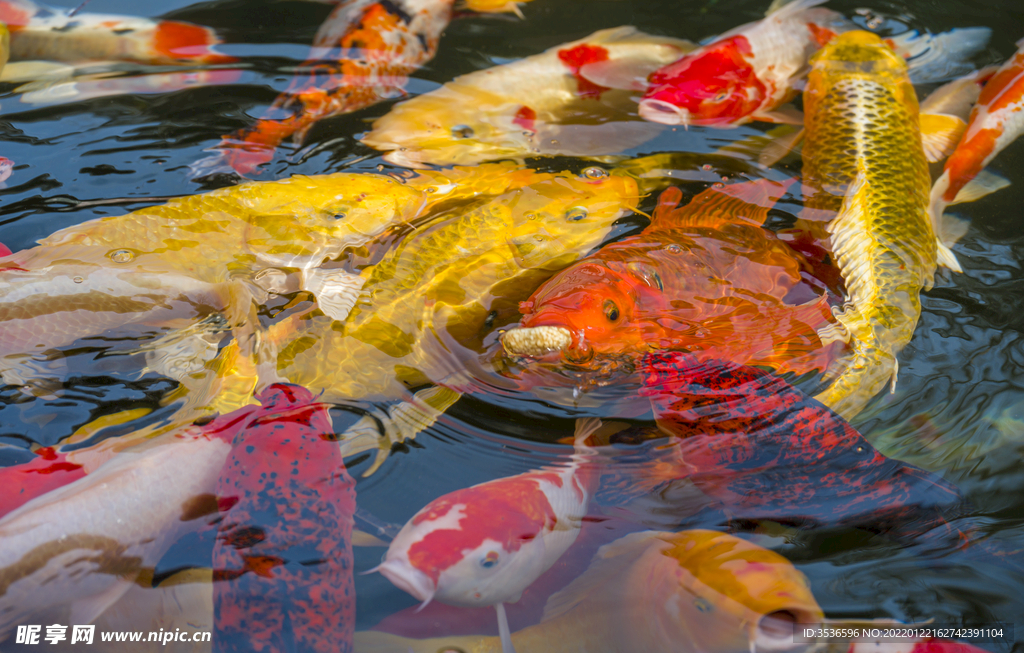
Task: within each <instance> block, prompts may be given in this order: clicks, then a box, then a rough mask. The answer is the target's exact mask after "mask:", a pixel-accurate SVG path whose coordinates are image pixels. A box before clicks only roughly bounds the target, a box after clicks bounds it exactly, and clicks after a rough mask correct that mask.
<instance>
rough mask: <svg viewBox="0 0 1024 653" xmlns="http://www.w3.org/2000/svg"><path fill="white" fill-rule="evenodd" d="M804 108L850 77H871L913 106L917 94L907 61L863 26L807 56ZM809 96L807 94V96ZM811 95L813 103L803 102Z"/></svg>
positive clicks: (807, 110)
mask: <svg viewBox="0 0 1024 653" xmlns="http://www.w3.org/2000/svg"><path fill="white" fill-rule="evenodd" d="M810 64H811V71H810V73H809V74H808V79H807V90H806V94H805V96H804V103H805V106H804V112H805V113H808V114H809V113H811V111H812V108H813V105H814V104H815V103H817V102H820V101H821V100H822V99H823V98H825V97H827V96H828V95H829V94H830V92H831V89H832V87H833V86H834V85H835V84H836V83H839V82H840V81H842V83H846V84H849V83H854V82H851V78H854V79H856V78H860V79H865V80H871V82H872V83H874V84H878V85H882V86H885V87H886V88H887V89H889V90H890V91H891V92H894V93H896V95H897V99H898V100H899V101H900V102H903V103H909V104H910V105H911V106H913V107H914V108H915V110H916V107H917V95H916V93H915V92H914V89H913V86H911V84H910V79H909V76H908V74H907V63H906V61H904V59H903V57H901V56H899V55H898V54H896V53H895V52H893V50H892V49H891V48H890V47H889V46H888V45H886V44H885V42H884V41H883V40H882V39H881V37H879V36H878V35H877V34H873V33H871V32H867V31H864V30H854V31H851V32H844V33H842V34H840V35H839V36H837V37H836V38H834V39H832V41H830V42H829V43H828V45H826V46H825V47H824V48H822V49H821V50H819V51H818V52H817V53H815V54H814V56H812V57H811V59H810ZM808 96H810V97H809V98H808ZM808 99H810V101H811V104H812V106H810V107H809V106H806V105H807V102H808Z"/></svg>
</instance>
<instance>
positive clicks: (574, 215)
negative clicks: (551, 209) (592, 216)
mask: <svg viewBox="0 0 1024 653" xmlns="http://www.w3.org/2000/svg"><path fill="white" fill-rule="evenodd" d="M585 217H587V210H586V209H585V208H583V207H582V206H574V207H572V208H571V209H569V210H568V211H566V212H565V219H566V220H572V221H573V222H579V221H580V220H582V219H583V218H585Z"/></svg>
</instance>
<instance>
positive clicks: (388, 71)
mask: <svg viewBox="0 0 1024 653" xmlns="http://www.w3.org/2000/svg"><path fill="white" fill-rule="evenodd" d="M519 1H521V2H526V1H528V0H519ZM452 2H453V0H394V1H392V0H344V1H343V2H340V3H339V4H338V5H337V6H336V7H335V9H334V11H332V12H331V15H330V16H328V18H327V20H325V21H324V23H323V25H321V26H320V29H319V30H318V31H317V33H316V36H315V37H314V39H313V49H312V51H311V52H310V57H309V60H308V61H307V62H306V63H305V64H304V65H303V67H304V68H305V69H306V70H308V71H309V72H308V73H304V74H303V75H302V76H297V77H295V78H294V79H293V80H292V83H291V84H290V85H289V87H288V90H286V91H285V92H284V93H282V94H281V95H280V96H278V98H277V99H276V100H274V102H273V104H271V106H270V108H269V109H268V110H267V111H266V112H265V114H264V116H265V117H263V118H260V119H259V120H258V121H257V122H256V124H255V125H253V126H252V127H247V128H244V129H241V130H239V131H238V132H236V133H234V134H232V135H230V136H225V137H224V139H223V140H222V141H221V142H220V143H219V144H218V145H217V146H215V147H214V148H213V149H214V150H216V151H218V154H216V155H213V156H212V157H210V158H208V159H206V160H203V161H199V162H197V163H196V164H195V165H194V166H193V173H194V174H195V175H196V176H201V175H206V174H210V173H212V172H219V171H222V170H226V171H231V170H233V171H235V172H237V173H238V174H241V175H245V174H249V173H250V172H252V171H253V170H255V169H256V167H257V166H259V165H260V164H263V163H266V162H268V161H270V160H271V159H272V158H273V156H274V150H276V149H277V146H278V145H280V144H281V143H282V142H284V140H285V139H286V138H288V137H290V136H294V137H295V138H297V139H302V138H303V137H304V136H305V134H306V132H307V131H308V130H309V128H310V127H312V126H313V124H314V123H316V122H317V121H319V120H323V119H324V118H328V117H330V116H335V115H339V114H343V113H350V112H352V111H357V110H359V109H362V108H365V107H368V106H371V105H373V104H376V103H377V102H380V101H381V100H385V99H388V98H393V97H395V96H400V95H403V94H404V93H405V90H404V88H405V83H406V80H407V75H409V73H411V72H413V71H414V70H416V69H417V68H419V67H420V66H422V65H423V64H424V63H426V62H428V61H430V60H431V59H433V57H434V53H435V52H437V45H438V41H439V40H440V38H441V33H442V32H443V31H444V29H445V28H446V27H447V26H448V21H449V20H450V19H451V11H452ZM468 5H469V7H470V8H471V9H472V8H477V9H479V10H480V11H510V10H514V8H515V5H516V2H501V3H494V2H493V1H486V0H476V2H475V3H474V2H473V1H470V2H469V3H468ZM282 113H284V114H290V115H289V116H288V117H287V118H283V119H279V118H278V116H280V115H281V114H282Z"/></svg>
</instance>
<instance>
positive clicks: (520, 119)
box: [512, 106, 537, 132]
mask: <svg viewBox="0 0 1024 653" xmlns="http://www.w3.org/2000/svg"><path fill="white" fill-rule="evenodd" d="M512 124H513V125H519V126H520V127H522V128H523V129H525V130H526V131H528V132H535V131H537V112H536V111H534V110H533V109H531V108H530V107H527V106H522V107H519V111H516V115H515V117H514V118H512Z"/></svg>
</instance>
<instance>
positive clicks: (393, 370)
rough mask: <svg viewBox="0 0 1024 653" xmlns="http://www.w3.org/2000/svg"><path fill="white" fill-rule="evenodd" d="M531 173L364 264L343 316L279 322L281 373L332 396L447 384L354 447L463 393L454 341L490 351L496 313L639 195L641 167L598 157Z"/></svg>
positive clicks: (371, 423) (417, 421)
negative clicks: (580, 167) (624, 167)
mask: <svg viewBox="0 0 1024 653" xmlns="http://www.w3.org/2000/svg"><path fill="white" fill-rule="evenodd" d="M524 174H525V173H524ZM530 175H531V177H530V183H528V184H524V185H521V186H518V187H516V188H515V189H512V190H509V191H507V192H506V193H504V194H502V195H498V196H495V197H493V198H489V199H487V200H486V201H484V202H481V203H479V204H478V205H476V206H475V207H473V208H471V209H468V210H467V209H462V208H460V209H459V210H458V211H453V212H452V213H451V214H450V215H449V216H448V217H447V218H446V219H444V220H437V221H435V222H432V223H430V224H429V225H427V226H425V227H422V228H420V229H417V230H415V231H414V232H412V233H411V234H409V235H408V236H407V237H406V238H405V239H404V240H403V241H402V243H401V244H400V245H399V246H397V247H396V248H394V249H393V250H391V251H389V252H388V253H387V254H386V255H385V257H384V258H383V259H382V260H380V261H379V262H378V263H376V264H375V265H370V266H368V267H366V268H365V269H363V271H362V272H361V274H360V280H361V281H360V283H359V284H358V285H360V286H361V291H360V293H361V296H362V298H363V299H362V300H361V301H360V302H359V303H357V304H356V306H355V308H354V309H353V311H352V313H351V315H350V316H349V318H348V319H347V320H346V321H345V322H338V321H332V320H330V319H329V318H327V317H325V316H323V315H321V314H320V313H319V312H313V313H310V314H308V315H304V316H294V317H293V318H291V319H289V320H285V321H282V322H280V323H278V324H276V325H274V326H273V327H271V328H270V329H269V331H268V333H267V337H266V339H265V342H266V344H267V345H268V346H271V347H276V348H277V349H278V351H277V353H276V359H277V374H278V375H279V378H281V379H287V380H290V381H291V382H292V383H296V384H298V385H302V386H304V387H306V388H309V389H310V390H312V391H314V392H319V391H323V392H324V398H325V400H326V401H331V400H336V399H348V400H351V399H366V400H395V399H401V398H403V397H404V396H407V392H408V389H409V388H417V387H422V386H424V385H426V384H447V387H445V386H434V387H430V388H428V389H426V390H421V391H420V392H419V393H417V395H416V396H415V401H414V403H401V404H399V405H398V406H397V407H395V408H393V409H392V410H391V412H390V413H389V414H388V415H386V416H384V417H383V418H382V421H383V422H384V424H385V426H386V427H387V430H388V436H389V438H386V439H387V440H388V441H387V442H384V443H380V442H379V439H378V436H379V434H378V432H377V428H376V426H375V424H376V420H373V419H370V418H367V419H366V420H364V422H363V423H361V424H360V425H359V426H360V428H362V429H364V430H363V431H362V432H363V433H365V435H366V438H365V439H363V438H357V439H356V440H355V441H353V442H349V443H346V447H348V448H349V449H350V450H349V451H348V453H355V452H356V451H361V450H365V449H367V448H376V447H377V446H378V445H379V446H380V451H379V454H378V463H380V462H383V460H384V457H385V456H386V455H387V451H388V450H389V449H390V444H391V441H392V440H399V441H400V440H401V439H404V438H405V437H410V436H412V435H414V434H415V433H416V432H418V431H419V430H422V429H423V428H425V427H426V426H428V425H429V424H430V423H432V421H433V420H434V419H435V418H436V416H437V415H438V414H439V413H440V412H442V411H444V410H445V409H446V408H447V407H448V406H450V405H451V404H452V403H454V402H455V400H456V399H458V397H459V394H458V392H457V391H456V389H453V386H455V387H457V386H458V382H457V377H458V376H459V371H458V370H459V369H461V365H459V364H458V363H457V361H456V355H455V354H454V353H453V352H452V351H450V350H449V349H448V347H449V344H448V343H449V341H454V343H458V346H459V347H460V348H468V349H471V350H472V349H475V350H477V351H482V350H483V345H482V342H481V341H482V338H483V337H484V335H486V333H487V332H488V331H489V330H490V329H491V328H492V327H493V326H494V321H495V316H496V315H498V314H499V313H502V314H504V315H506V317H507V318H511V317H512V316H513V315H514V314H515V312H516V306H517V305H518V302H519V301H520V300H522V299H525V298H526V297H527V296H528V295H529V294H530V293H531V292H532V291H533V289H534V288H536V287H537V286H538V285H539V284H540V283H541V282H542V281H543V280H544V279H546V278H547V277H549V276H551V274H553V273H554V272H556V271H557V270H559V269H561V268H563V267H565V266H567V265H570V264H572V263H573V262H574V261H576V260H577V259H578V258H579V257H580V256H582V255H583V254H584V253H586V252H587V251H589V250H590V249H592V248H593V247H595V246H596V245H598V244H599V243H600V242H601V241H602V240H603V239H604V237H605V236H606V235H607V234H608V232H609V230H610V229H611V226H612V223H613V222H614V221H615V220H616V219H618V218H619V217H622V216H623V215H626V214H628V213H629V212H630V211H631V210H633V209H634V208H635V207H636V204H637V201H638V199H639V197H638V192H637V185H636V181H635V180H634V179H633V178H632V177H629V176H625V175H618V174H611V175H609V174H608V173H607V172H605V171H604V170H602V169H600V168H596V167H595V168H588V169H586V170H584V171H583V173H582V174H581V175H578V176H577V175H576V174H574V173H570V172H562V173H541V172H533V173H530ZM359 430H360V429H358V428H357V429H356V431H359ZM374 468H375V467H374Z"/></svg>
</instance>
